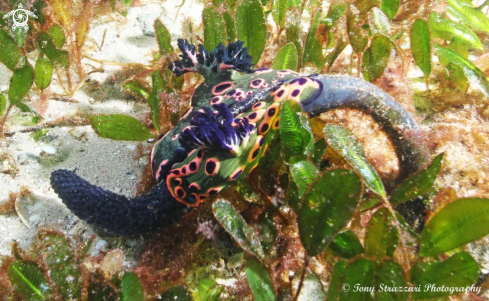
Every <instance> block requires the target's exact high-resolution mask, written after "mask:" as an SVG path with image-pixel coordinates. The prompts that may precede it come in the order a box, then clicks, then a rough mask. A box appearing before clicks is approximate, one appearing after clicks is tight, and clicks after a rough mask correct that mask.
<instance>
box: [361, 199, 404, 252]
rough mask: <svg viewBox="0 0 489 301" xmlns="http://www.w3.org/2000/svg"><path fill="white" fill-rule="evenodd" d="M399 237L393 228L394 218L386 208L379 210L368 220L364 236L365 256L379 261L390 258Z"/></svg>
mask: <svg viewBox="0 0 489 301" xmlns="http://www.w3.org/2000/svg"><path fill="white" fill-rule="evenodd" d="M398 241H399V235H398V232H397V228H396V227H395V226H394V218H393V217H392V215H391V214H390V213H389V210H388V209H387V208H381V209H379V210H377V212H375V214H374V215H373V216H372V217H371V218H370V221H369V223H368V226H367V234H366V235H365V255H367V256H368V257H371V258H372V257H376V259H378V260H380V259H382V258H383V257H384V256H389V257H392V256H393V254H394V251H395V250H396V246H397V243H398Z"/></svg>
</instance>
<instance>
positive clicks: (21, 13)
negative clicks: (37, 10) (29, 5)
mask: <svg viewBox="0 0 489 301" xmlns="http://www.w3.org/2000/svg"><path fill="white" fill-rule="evenodd" d="M10 16H12V21H13V22H14V25H13V26H12V30H15V29H17V28H19V29H23V30H25V31H27V30H28V29H29V25H27V21H28V20H29V16H31V17H34V18H36V19H37V16H36V15H35V14H34V13H33V12H31V11H28V10H25V9H24V7H23V6H22V3H19V5H18V6H17V9H16V10H12V11H10V12H9V13H8V14H6V15H5V16H4V17H3V18H4V19H7V18H8V17H10Z"/></svg>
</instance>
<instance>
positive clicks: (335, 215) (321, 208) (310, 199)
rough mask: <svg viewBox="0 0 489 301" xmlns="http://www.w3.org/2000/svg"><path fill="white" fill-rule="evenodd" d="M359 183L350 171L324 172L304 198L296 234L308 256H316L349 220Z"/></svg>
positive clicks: (360, 184)
mask: <svg viewBox="0 0 489 301" xmlns="http://www.w3.org/2000/svg"><path fill="white" fill-rule="evenodd" d="M361 191H362V183H361V182H360V179H359V178H358V176H357V175H356V174H355V173H354V172H352V171H349V170H342V169H335V170H331V171H328V172H326V173H324V175H323V176H322V177H321V178H320V179H319V180H318V181H317V182H316V183H315V184H314V186H313V187H312V188H311V190H310V191H309V193H308V194H307V195H306V197H305V199H304V201H303V203H302V207H301V209H300V212H299V218H298V223H299V235H300V237H301V241H302V244H303V245H304V248H305V249H306V250H307V253H308V255H309V256H316V255H318V254H319V253H321V252H322V251H323V250H324V248H325V247H326V246H327V245H328V244H329V243H330V242H331V241H332V240H333V239H334V237H335V236H336V234H337V233H338V232H339V231H340V230H341V229H342V228H343V227H344V226H345V225H346V223H347V222H348V221H349V220H350V218H351V217H352V215H353V213H354V211H355V208H356V207H357V205H358V202H359V200H360V194H361Z"/></svg>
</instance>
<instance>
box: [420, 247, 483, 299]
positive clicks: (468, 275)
mask: <svg viewBox="0 0 489 301" xmlns="http://www.w3.org/2000/svg"><path fill="white" fill-rule="evenodd" d="M478 277H479V265H478V264H477V261H475V260H474V258H472V256H470V255H469V254H468V253H467V252H460V253H457V254H455V255H453V256H452V257H450V258H448V259H447V260H445V261H435V262H422V263H418V264H416V265H415V266H413V267H412V268H411V282H412V284H413V285H414V286H419V287H421V288H423V289H421V290H419V291H414V292H413V299H426V298H436V297H443V296H449V295H454V294H459V293H460V292H457V291H455V290H454V291H452V292H450V290H440V288H441V287H443V286H444V287H446V288H466V287H470V286H471V285H472V284H474V283H475V282H476V281H477V278H478Z"/></svg>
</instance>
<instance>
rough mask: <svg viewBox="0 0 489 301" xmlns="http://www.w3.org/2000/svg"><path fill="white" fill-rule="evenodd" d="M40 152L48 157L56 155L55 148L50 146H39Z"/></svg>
mask: <svg viewBox="0 0 489 301" xmlns="http://www.w3.org/2000/svg"><path fill="white" fill-rule="evenodd" d="M41 150H42V151H43V152H45V153H46V154H48V155H54V154H56V148H55V147H54V146H51V145H43V146H41Z"/></svg>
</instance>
